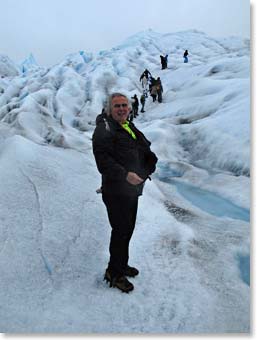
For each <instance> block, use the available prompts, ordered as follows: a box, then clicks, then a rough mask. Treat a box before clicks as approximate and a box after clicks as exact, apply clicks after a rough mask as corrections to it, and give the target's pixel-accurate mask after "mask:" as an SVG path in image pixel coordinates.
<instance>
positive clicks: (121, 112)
mask: <svg viewBox="0 0 257 340" xmlns="http://www.w3.org/2000/svg"><path fill="white" fill-rule="evenodd" d="M129 111H130V107H129V104H128V100H127V98H125V97H114V98H113V100H112V110H111V115H112V118H113V119H114V120H116V121H117V122H118V123H120V124H122V123H125V121H126V120H127V118H128V115H129Z"/></svg>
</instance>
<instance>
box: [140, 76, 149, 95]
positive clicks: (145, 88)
mask: <svg viewBox="0 0 257 340" xmlns="http://www.w3.org/2000/svg"><path fill="white" fill-rule="evenodd" d="M141 84H142V89H143V94H144V96H145V97H146V98H147V97H148V94H147V92H148V79H147V78H146V75H144V76H143V78H142V80H141Z"/></svg>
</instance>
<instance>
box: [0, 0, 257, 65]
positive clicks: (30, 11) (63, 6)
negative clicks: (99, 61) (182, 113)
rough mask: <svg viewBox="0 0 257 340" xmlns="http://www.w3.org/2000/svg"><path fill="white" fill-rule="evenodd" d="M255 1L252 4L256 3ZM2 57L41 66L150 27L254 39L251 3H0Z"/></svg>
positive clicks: (66, 0)
mask: <svg viewBox="0 0 257 340" xmlns="http://www.w3.org/2000/svg"><path fill="white" fill-rule="evenodd" d="M251 3H252V1H251ZM0 4H1V5H0V12H1V20H0V42H1V43H0V54H7V55H8V56H9V57H10V58H11V59H12V60H13V61H15V62H20V61H21V60H23V59H24V58H26V57H27V56H28V55H29V54H30V53H33V55H34V57H35V59H36V60H37V62H38V63H39V64H41V65H42V66H51V65H54V64H55V63H58V62H60V61H61V60H62V59H63V58H64V57H65V56H66V55H67V54H69V53H73V52H77V51H79V50H84V51H88V52H96V51H99V50H103V49H109V48H111V47H114V46H116V45H118V44H120V43H122V42H123V41H124V40H125V39H126V38H127V37H129V36H131V35H133V34H135V33H137V32H140V31H143V30H147V29H149V28H151V29H153V30H154V31H156V32H160V33H172V32H177V31H183V30H188V29H198V30H200V31H203V32H205V33H207V34H208V35H210V36H212V37H227V36H230V35H236V36H241V37H247V38H249V37H250V1H249V0H154V1H153V0H128V1H124V0H123V1H122V0H90V1H89V0H0Z"/></svg>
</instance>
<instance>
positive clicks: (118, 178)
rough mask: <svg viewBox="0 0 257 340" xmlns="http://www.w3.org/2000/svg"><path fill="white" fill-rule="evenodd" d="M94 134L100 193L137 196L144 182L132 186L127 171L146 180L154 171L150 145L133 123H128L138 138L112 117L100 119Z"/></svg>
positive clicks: (153, 158)
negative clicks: (100, 181)
mask: <svg viewBox="0 0 257 340" xmlns="http://www.w3.org/2000/svg"><path fill="white" fill-rule="evenodd" d="M97 120H98V125H97V126H96V128H95V131H94V134H93V152H94V156H95V160H96V164H97V168H98V170H99V172H100V173H101V174H102V191H103V192H104V193H108V194H112V195H128V196H139V195H141V194H142V191H143V186H144V183H142V184H139V185H132V184H130V183H129V182H128V181H127V180H126V177H127V174H128V172H129V171H131V172H135V173H136V174H137V175H138V176H140V177H141V178H143V179H144V180H146V179H147V178H148V176H149V175H150V174H152V173H153V172H154V171H155V165H156V163H157V157H156V155H155V154H154V153H153V152H152V151H151V150H150V144H151V143H150V142H149V141H148V140H147V139H146V138H145V136H144V135H143V133H142V132H140V131H139V130H138V129H137V128H136V127H135V125H134V124H133V123H129V126H130V128H131V130H132V131H133V132H134V133H135V135H136V137H137V139H136V140H135V139H133V138H132V136H131V135H130V134H129V133H128V132H127V131H126V130H125V129H124V128H123V127H122V126H121V125H120V124H119V123H117V122H116V121H115V120H114V119H113V118H112V117H107V118H105V117H103V116H102V119H101V118H100V117H99V119H97Z"/></svg>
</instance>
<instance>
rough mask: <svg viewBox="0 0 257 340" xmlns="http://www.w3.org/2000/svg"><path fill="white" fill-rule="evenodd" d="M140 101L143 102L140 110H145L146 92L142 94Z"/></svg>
mask: <svg viewBox="0 0 257 340" xmlns="http://www.w3.org/2000/svg"><path fill="white" fill-rule="evenodd" d="M140 103H141V105H142V108H141V111H140V112H142V113H143V112H145V111H144V108H145V96H144V94H142V96H141V97H140Z"/></svg>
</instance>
